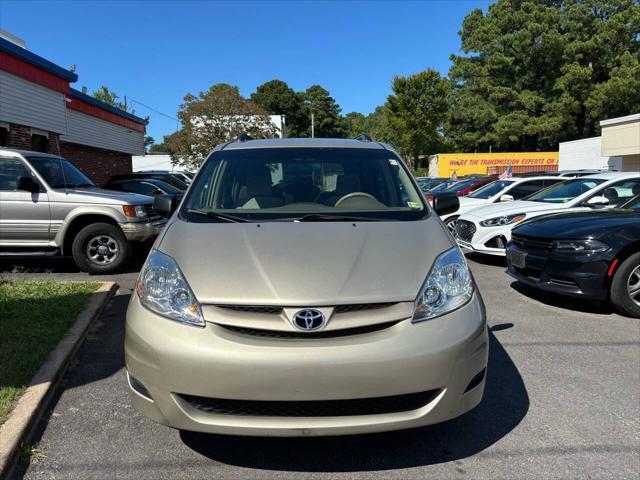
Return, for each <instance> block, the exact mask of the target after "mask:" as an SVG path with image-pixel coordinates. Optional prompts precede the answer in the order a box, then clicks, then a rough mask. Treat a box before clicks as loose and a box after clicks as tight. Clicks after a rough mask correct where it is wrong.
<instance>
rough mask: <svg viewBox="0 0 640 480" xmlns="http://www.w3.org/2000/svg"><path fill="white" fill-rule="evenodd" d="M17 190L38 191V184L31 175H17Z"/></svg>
mask: <svg viewBox="0 0 640 480" xmlns="http://www.w3.org/2000/svg"><path fill="white" fill-rule="evenodd" d="M17 190H26V191H27V192H31V193H38V192H39V191H40V185H39V184H38V182H36V181H35V180H34V179H33V178H31V177H18V185H17Z"/></svg>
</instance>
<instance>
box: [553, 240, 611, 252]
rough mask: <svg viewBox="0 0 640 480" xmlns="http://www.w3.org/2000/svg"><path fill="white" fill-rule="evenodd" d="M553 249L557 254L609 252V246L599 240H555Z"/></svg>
mask: <svg viewBox="0 0 640 480" xmlns="http://www.w3.org/2000/svg"><path fill="white" fill-rule="evenodd" d="M554 247H555V249H556V250H557V251H559V252H576V253H600V252H606V251H607V250H609V245H607V244H606V243H604V242H601V241H599V240H557V241H555V242H554Z"/></svg>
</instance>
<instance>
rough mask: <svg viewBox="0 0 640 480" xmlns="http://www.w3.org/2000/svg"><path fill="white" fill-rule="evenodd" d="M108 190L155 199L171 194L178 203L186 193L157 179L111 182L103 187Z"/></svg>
mask: <svg viewBox="0 0 640 480" xmlns="http://www.w3.org/2000/svg"><path fill="white" fill-rule="evenodd" d="M103 188H105V189H106V190H117V191H119V192H130V193H139V194H141V195H149V196H151V197H155V196H156V195H161V194H169V195H175V196H176V198H177V199H178V201H180V199H181V198H182V195H183V194H184V191H183V190H181V189H179V188H176V187H174V186H173V185H169V184H168V183H166V182H163V181H162V180H156V179H155V178H132V179H129V180H110V181H109V182H107V183H105V184H104V185H103Z"/></svg>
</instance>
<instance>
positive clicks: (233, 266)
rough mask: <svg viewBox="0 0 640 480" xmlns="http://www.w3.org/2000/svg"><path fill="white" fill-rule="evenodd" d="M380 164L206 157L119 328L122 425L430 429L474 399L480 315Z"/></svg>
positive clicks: (445, 247) (481, 363)
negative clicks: (132, 420) (127, 421)
mask: <svg viewBox="0 0 640 480" xmlns="http://www.w3.org/2000/svg"><path fill="white" fill-rule="evenodd" d="M457 205H458V200H457V198H456V197H455V196H442V197H436V198H435V199H434V206H433V208H431V207H430V206H429V205H428V204H427V202H426V201H425V199H424V198H423V196H422V194H421V193H420V190H419V188H418V186H417V184H416V182H415V180H414V179H413V177H412V176H411V175H410V173H409V171H408V169H407V167H406V166H405V165H404V163H403V162H402V160H401V159H400V157H399V156H398V155H397V153H395V152H394V151H393V149H392V148H391V147H389V146H387V145H385V144H381V143H377V142H373V141H371V140H370V139H369V138H368V137H359V138H358V139H355V140H335V139H275V140H251V139H247V138H246V137H243V138H240V139H238V140H237V141H234V142H230V143H228V144H225V145H221V146H218V147H216V148H215V150H214V151H213V152H212V153H211V154H210V155H209V157H208V158H207V159H206V160H205V162H204V164H203V166H202V168H201V169H200V171H199V172H198V174H197V175H196V177H195V179H194V181H193V183H192V184H191V186H190V187H189V190H188V191H187V193H186V195H185V197H184V199H183V201H182V202H181V204H180V206H179V207H178V208H177V209H176V205H175V199H174V198H173V197H163V196H159V197H157V198H156V200H155V204H154V208H155V209H156V211H158V212H159V213H161V214H163V215H164V216H167V217H170V219H169V221H168V222H167V226H166V228H165V229H164V231H163V232H162V233H161V235H160V236H159V237H158V239H157V241H156V242H155V244H154V246H153V249H152V251H151V252H150V254H149V257H148V258H147V261H146V263H145V264H144V266H143V268H142V271H141V272H140V276H139V278H138V281H137V283H136V288H135V293H134V294H133V295H132V297H131V302H130V304H129V308H128V311H127V325H126V340H125V353H126V367H127V378H128V383H129V390H130V394H131V399H132V402H133V405H134V406H135V408H136V409H137V410H138V411H140V412H141V413H142V414H144V415H145V416H147V417H149V418H151V419H153V420H155V421H157V422H160V423H162V424H165V425H168V426H171V427H174V428H178V429H184V430H193V431H200V432H211V433H222V434H233V435H270V436H309V435H343V434H353V433H366V432H378V431H385V430H397V429H403V428H411V427H417V426H422V425H428V424H432V423H437V422H442V421H445V420H448V419H450V418H453V417H456V416H459V415H461V414H463V413H465V412H467V411H468V410H470V409H472V408H473V407H475V406H476V405H478V403H480V401H481V399H482V394H483V390H484V383H485V375H486V368H487V358H488V334H487V325H486V318H485V308H484V304H483V302H482V298H481V297H480V293H479V292H478V290H477V288H476V286H475V285H474V281H473V278H472V276H471V274H470V272H469V269H468V267H467V264H466V261H465V258H464V256H463V255H462V253H461V252H460V249H459V248H458V246H457V245H456V243H455V241H454V240H453V238H452V237H451V235H450V234H449V233H448V231H447V229H446V228H445V227H444V226H443V224H442V222H441V221H440V219H439V218H438V213H439V214H445V213H449V212H451V211H452V210H455V209H456V208H457Z"/></svg>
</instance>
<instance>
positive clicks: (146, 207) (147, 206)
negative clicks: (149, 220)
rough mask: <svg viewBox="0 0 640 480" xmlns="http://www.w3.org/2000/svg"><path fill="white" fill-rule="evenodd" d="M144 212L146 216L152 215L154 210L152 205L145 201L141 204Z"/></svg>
mask: <svg viewBox="0 0 640 480" xmlns="http://www.w3.org/2000/svg"><path fill="white" fill-rule="evenodd" d="M143 207H144V212H145V213H146V214H147V217H153V216H154V215H155V212H154V211H153V205H152V204H151V203H147V204H145V205H143Z"/></svg>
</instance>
